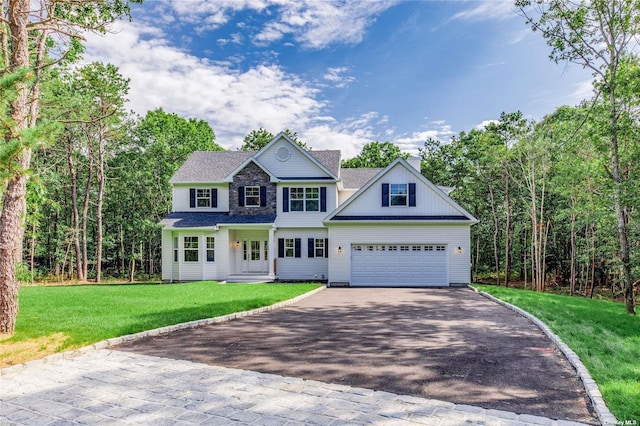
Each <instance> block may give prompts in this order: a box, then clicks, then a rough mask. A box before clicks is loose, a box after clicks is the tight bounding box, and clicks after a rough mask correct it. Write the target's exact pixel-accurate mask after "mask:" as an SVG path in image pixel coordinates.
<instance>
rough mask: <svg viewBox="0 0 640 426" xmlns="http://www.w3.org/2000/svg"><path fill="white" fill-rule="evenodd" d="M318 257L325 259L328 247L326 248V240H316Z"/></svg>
mask: <svg viewBox="0 0 640 426" xmlns="http://www.w3.org/2000/svg"><path fill="white" fill-rule="evenodd" d="M315 245H316V253H315V255H316V257H324V253H325V250H326V247H325V246H324V238H316V244H315Z"/></svg>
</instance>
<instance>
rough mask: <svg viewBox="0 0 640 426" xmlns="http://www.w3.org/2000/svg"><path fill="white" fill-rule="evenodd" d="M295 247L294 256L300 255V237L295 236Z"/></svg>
mask: <svg viewBox="0 0 640 426" xmlns="http://www.w3.org/2000/svg"><path fill="white" fill-rule="evenodd" d="M295 249H296V253H295V256H296V257H302V253H301V252H302V240H300V238H296V240H295Z"/></svg>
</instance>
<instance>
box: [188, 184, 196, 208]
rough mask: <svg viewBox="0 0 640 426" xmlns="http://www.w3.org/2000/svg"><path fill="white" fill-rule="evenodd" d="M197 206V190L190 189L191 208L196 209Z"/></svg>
mask: <svg viewBox="0 0 640 426" xmlns="http://www.w3.org/2000/svg"><path fill="white" fill-rule="evenodd" d="M195 206H196V189H195V188H190V189H189V207H191V208H194V207H195Z"/></svg>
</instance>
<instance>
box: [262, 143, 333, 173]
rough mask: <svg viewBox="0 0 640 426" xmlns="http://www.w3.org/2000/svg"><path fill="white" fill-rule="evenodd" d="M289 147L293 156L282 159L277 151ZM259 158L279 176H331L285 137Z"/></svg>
mask: <svg viewBox="0 0 640 426" xmlns="http://www.w3.org/2000/svg"><path fill="white" fill-rule="evenodd" d="M282 147H284V148H287V149H288V150H289V153H290V154H291V156H290V157H289V158H288V159H287V160H285V161H281V160H280V159H278V157H277V155H276V153H277V151H278V149H279V148H282ZM257 160H258V161H259V162H260V164H262V165H263V166H264V167H265V168H266V169H267V170H269V172H271V174H273V175H274V176H277V177H279V178H301V177H304V178H309V177H313V178H328V177H331V176H329V174H327V173H326V172H325V171H324V170H322V169H321V168H320V167H318V165H317V164H316V163H314V162H313V161H312V160H311V159H309V158H308V157H307V156H306V155H305V154H303V153H302V152H300V150H298V149H296V147H294V146H292V145H291V144H290V143H289V142H287V141H286V140H284V139H281V140H279V141H278V142H276V143H274V144H273V145H271V146H270V147H269V148H268V149H267V150H266V151H263V152H261V153H260V154H259V156H258V157H257Z"/></svg>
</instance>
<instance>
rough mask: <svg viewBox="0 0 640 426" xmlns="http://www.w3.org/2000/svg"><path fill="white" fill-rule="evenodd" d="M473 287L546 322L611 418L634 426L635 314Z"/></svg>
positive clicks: (638, 341) (639, 381)
mask: <svg viewBox="0 0 640 426" xmlns="http://www.w3.org/2000/svg"><path fill="white" fill-rule="evenodd" d="M476 287H477V288H478V289H479V290H482V291H485V292H487V293H489V294H491V295H493V296H495V297H497V298H499V299H501V300H504V301H505V302H508V303H511V304H512V305H515V306H518V307H519V308H522V309H524V310H525V311H527V312H529V313H531V314H533V315H535V316H536V317H537V318H539V319H540V320H541V321H543V322H544V323H545V324H547V326H548V327H549V328H550V329H551V330H552V331H553V332H554V333H555V334H557V335H558V337H560V339H562V341H563V342H565V343H566V344H567V345H568V346H569V347H570V348H571V349H572V350H573V351H574V352H575V353H576V354H577V355H578V356H579V357H580V360H581V361H582V363H583V364H584V365H585V367H587V369H588V370H589V374H591V377H593V379H594V380H595V381H596V383H597V384H598V386H599V387H600V391H601V392H602V396H603V397H604V400H605V402H606V404H607V406H608V407H609V409H610V410H611V412H612V413H613V415H614V416H616V418H617V419H618V420H620V421H625V420H629V421H635V422H636V423H635V424H640V316H632V315H629V314H627V313H626V312H625V307H624V304H621V303H616V302H610V301H606V300H593V299H585V298H580V297H571V296H563V295H557V294H551V293H536V292H533V291H529V290H518V289H511V288H504V287H496V286H490V285H476Z"/></svg>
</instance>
